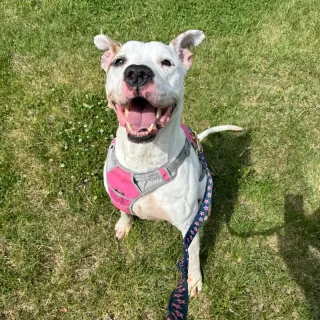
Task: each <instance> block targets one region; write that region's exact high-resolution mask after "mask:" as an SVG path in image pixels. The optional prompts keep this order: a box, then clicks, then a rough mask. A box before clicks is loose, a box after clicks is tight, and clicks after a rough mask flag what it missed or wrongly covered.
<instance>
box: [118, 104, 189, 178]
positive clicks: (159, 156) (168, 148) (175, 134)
mask: <svg viewBox="0 0 320 320" xmlns="http://www.w3.org/2000/svg"><path fill="white" fill-rule="evenodd" d="M177 111H178V112H177V113H176V114H174V115H172V117H171V120H170V122H169V123H168V124H167V125H166V126H165V127H164V128H162V129H161V130H159V132H158V134H157V136H156V138H155V139H154V140H153V141H152V142H149V143H133V142H131V141H129V140H128V137H127V132H126V129H125V128H124V127H120V126H119V128H118V131H117V143H116V147H115V151H116V157H117V159H118V161H119V162H120V164H121V165H122V166H123V167H124V168H126V169H128V170H130V171H134V172H139V173H144V172H148V171H151V170H153V169H157V168H160V167H162V166H164V165H165V164H166V163H168V162H171V161H173V160H174V159H175V158H176V157H177V156H178V155H179V153H180V151H181V150H182V148H183V146H184V144H185V140H186V137H185V134H184V132H183V130H182V129H181V127H180V123H181V121H180V115H181V109H180V108H179V110H177Z"/></svg>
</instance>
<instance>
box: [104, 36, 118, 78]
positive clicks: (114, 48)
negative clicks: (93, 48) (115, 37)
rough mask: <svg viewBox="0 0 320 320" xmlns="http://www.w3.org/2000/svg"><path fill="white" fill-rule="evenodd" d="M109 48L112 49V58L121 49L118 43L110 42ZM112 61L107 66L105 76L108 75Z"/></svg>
mask: <svg viewBox="0 0 320 320" xmlns="http://www.w3.org/2000/svg"><path fill="white" fill-rule="evenodd" d="M111 48H112V51H113V56H114V57H115V56H116V55H117V53H118V52H119V51H120V48H121V47H120V45H119V43H117V42H112V44H111ZM112 61H113V59H112V60H111V61H110V64H109V65H108V68H107V74H108V72H109V70H110V66H111V63H112Z"/></svg>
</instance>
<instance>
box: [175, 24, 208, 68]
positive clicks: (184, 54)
mask: <svg viewBox="0 0 320 320" xmlns="http://www.w3.org/2000/svg"><path fill="white" fill-rule="evenodd" d="M204 38H205V35H204V33H203V32H202V31H200V30H189V31H186V32H184V33H182V34H180V35H179V36H178V37H177V38H175V39H173V40H172V41H171V42H170V46H171V47H172V48H174V50H175V51H176V52H177V54H178V56H179V58H180V61H181V62H182V64H183V65H184V67H185V68H186V70H188V69H190V67H191V66H192V52H191V51H190V47H192V46H193V47H196V46H198V45H199V44H200V43H201V42H202V40H203V39H204Z"/></svg>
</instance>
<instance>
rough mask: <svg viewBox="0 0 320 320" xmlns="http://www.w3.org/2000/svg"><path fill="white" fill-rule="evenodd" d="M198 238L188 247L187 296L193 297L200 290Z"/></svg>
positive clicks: (197, 236)
mask: <svg viewBox="0 0 320 320" xmlns="http://www.w3.org/2000/svg"><path fill="white" fill-rule="evenodd" d="M199 254H200V237H199V234H197V235H196V236H195V237H194V239H193V240H192V243H191V245H190V247H189V271H188V288H189V295H190V297H193V296H195V295H197V294H198V293H199V292H200V291H201V289H202V275H201V270H200V257H199Z"/></svg>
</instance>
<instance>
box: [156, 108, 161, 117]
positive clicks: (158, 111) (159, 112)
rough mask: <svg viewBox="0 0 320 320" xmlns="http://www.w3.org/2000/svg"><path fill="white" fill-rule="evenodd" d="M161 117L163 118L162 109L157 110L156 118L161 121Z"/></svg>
mask: <svg viewBox="0 0 320 320" xmlns="http://www.w3.org/2000/svg"><path fill="white" fill-rule="evenodd" d="M160 116H161V109H160V108H158V109H157V113H156V118H157V119H159V118H160Z"/></svg>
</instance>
